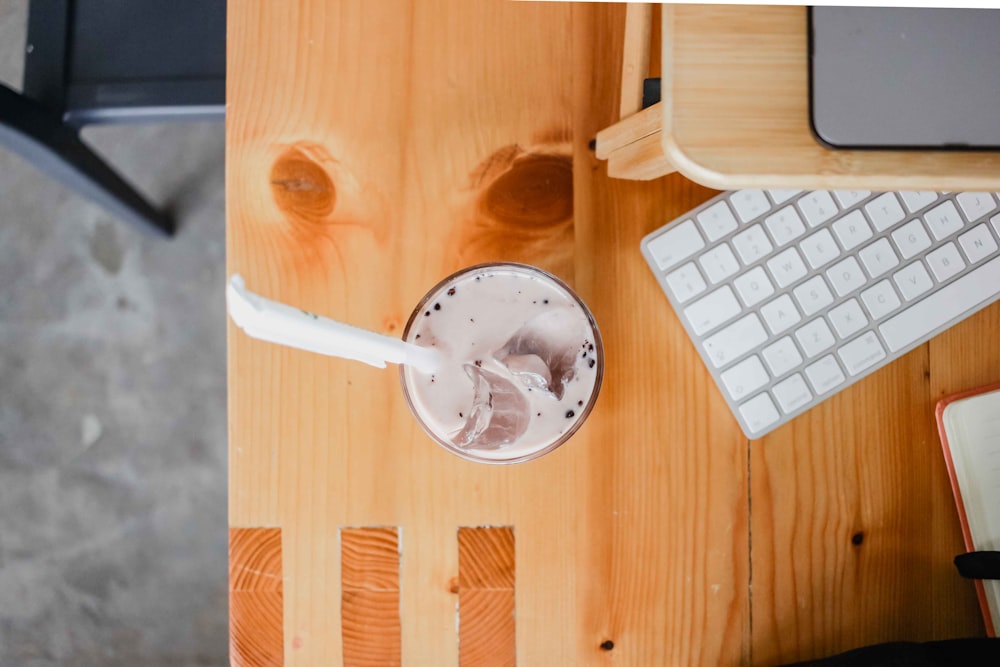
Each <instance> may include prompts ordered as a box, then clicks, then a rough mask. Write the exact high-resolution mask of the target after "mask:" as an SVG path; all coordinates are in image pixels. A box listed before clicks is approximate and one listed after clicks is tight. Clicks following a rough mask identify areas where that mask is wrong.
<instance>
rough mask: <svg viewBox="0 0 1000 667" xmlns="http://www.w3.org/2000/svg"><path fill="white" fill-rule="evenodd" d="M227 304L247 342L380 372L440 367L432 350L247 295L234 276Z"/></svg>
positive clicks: (227, 294)
mask: <svg viewBox="0 0 1000 667" xmlns="http://www.w3.org/2000/svg"><path fill="white" fill-rule="evenodd" d="M226 302H227V303H228V306H229V316H230V317H232V318H233V322H235V323H236V326H238V327H240V328H241V329H243V331H245V332H246V334H247V335H248V336H250V337H252V338H258V339H260V340H266V341H269V342H271V343H278V344H279V345H286V346H288V347H294V348H298V349H300V350H307V351H309V352H316V353H318V354H325V355H328V356H331V357H341V358H343V359H354V360H357V361H363V362H364V363H366V364H371V365H372V366H376V367H378V368H385V364H386V362H387V361H388V362H392V363H394V364H408V365H411V366H415V367H416V368H418V369H419V370H421V371H423V372H425V373H433V372H435V371H436V370H437V369H438V368H440V366H441V354H440V353H439V352H438V351H437V350H434V349H431V348H428V347H420V346H418V345H413V344H412V343H407V342H405V341H402V340H399V339H398V338H392V337H391V336H384V335H382V334H379V333H375V332H374V331H368V330H366V329H359V328H358V327H353V326H351V325H349V324H344V323H343V322H337V321H335V320H331V319H329V318H327V317H322V316H320V315H314V314H313V313H309V312H307V311H304V310H301V309H299V308H294V307H292V306H288V305H285V304H283V303H278V302H277V301H271V300H270V299H265V298H264V297H262V296H259V295H257V294H254V293H253V292H251V291H249V290H248V289H247V288H246V284H245V283H244V282H243V278H242V277H241V276H240V275H239V274H234V275H233V276H232V277H231V278H230V279H229V284H228V286H227V287H226Z"/></svg>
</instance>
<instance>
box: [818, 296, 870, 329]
mask: <svg viewBox="0 0 1000 667" xmlns="http://www.w3.org/2000/svg"><path fill="white" fill-rule="evenodd" d="M827 317H829V318H830V323H831V324H832V325H833V329H834V331H836V332H837V335H838V336H840V337H841V338H847V337H848V336H850V335H851V334H853V333H857V332H858V331H861V330H862V329H864V328H865V327H866V326H867V325H868V318H867V317H865V314H864V313H863V312H862V311H861V306H860V305H858V300H857V299H850V300H848V301H845V302H844V303H842V304H840V305H839V306H837V307H836V308H833V309H831V310H830V312H829V313H827Z"/></svg>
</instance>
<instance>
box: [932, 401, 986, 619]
mask: <svg viewBox="0 0 1000 667" xmlns="http://www.w3.org/2000/svg"><path fill="white" fill-rule="evenodd" d="M936 414H937V423H938V431H939V432H940V434H941V448H942V449H943V450H944V460H945V462H946V463H947V464H948V475H949V476H950V477H951V488H952V491H954V493H955V505H956V506H957V507H958V517H959V520H960V521H961V522H962V535H963V536H964V537H965V547H966V549H967V550H968V551H1000V383H997V384H994V385H990V386H988V387H980V388H979V389H973V390H971V391H967V392H963V393H960V394H955V395H953V396H949V397H947V398H944V399H942V400H941V401H939V402H938V404H937V410H936ZM976 590H977V591H978V593H979V604H980V606H981V607H982V609H983V618H984V619H985V621H986V632H987V634H988V635H990V636H991V637H996V636H998V635H1000V580H976Z"/></svg>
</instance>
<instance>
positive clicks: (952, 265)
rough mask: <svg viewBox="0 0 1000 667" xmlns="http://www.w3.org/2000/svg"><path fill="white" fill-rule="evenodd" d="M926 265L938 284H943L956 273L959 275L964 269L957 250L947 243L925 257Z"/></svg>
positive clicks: (963, 263)
mask: <svg viewBox="0 0 1000 667" xmlns="http://www.w3.org/2000/svg"><path fill="white" fill-rule="evenodd" d="M927 264H928V265H930V267H931V273H933V274H934V277H935V278H937V280H938V282H941V283H943V282H944V281H946V280H948V278H951V277H952V276H954V275H955V274H957V273H961V272H962V269H964V268H965V262H964V261H963V260H962V256H961V255H959V254H958V248H956V247H955V244H954V243H948V244H946V245H943V246H941V247H940V248H938V249H937V250H935V251H934V252H932V253H929V254H928V255H927Z"/></svg>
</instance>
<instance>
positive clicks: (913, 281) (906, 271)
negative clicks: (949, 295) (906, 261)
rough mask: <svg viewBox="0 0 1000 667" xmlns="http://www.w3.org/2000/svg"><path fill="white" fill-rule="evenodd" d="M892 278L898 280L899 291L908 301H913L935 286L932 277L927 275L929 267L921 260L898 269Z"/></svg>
mask: <svg viewBox="0 0 1000 667" xmlns="http://www.w3.org/2000/svg"><path fill="white" fill-rule="evenodd" d="M892 279H893V280H894V281H895V282H896V286H897V287H898V288H899V293H900V294H902V295H903V298H904V299H906V300H907V301H913V300H914V299H915V298H917V297H918V296H920V295H921V294H923V293H924V292H926V291H927V290H929V289H930V288H931V287H933V286H934V283H932V282H931V277H930V276H929V275H927V269H925V268H924V265H923V262H921V261H920V260H917V261H916V262H914V263H913V264H910V265H909V266H907V267H905V268H903V269H900V270H899V271H896V273H894V274H892Z"/></svg>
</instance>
